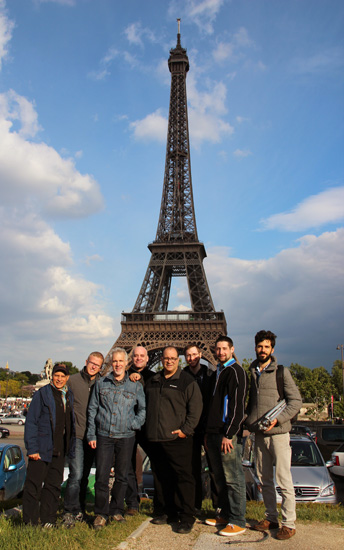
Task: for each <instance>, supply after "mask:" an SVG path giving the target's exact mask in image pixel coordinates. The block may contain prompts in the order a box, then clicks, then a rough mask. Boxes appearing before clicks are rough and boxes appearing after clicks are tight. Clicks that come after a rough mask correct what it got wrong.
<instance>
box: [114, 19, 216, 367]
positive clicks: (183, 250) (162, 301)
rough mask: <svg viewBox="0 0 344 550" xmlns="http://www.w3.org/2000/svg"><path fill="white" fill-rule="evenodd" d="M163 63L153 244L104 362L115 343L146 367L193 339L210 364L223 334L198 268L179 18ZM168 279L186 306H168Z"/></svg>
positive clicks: (184, 61)
mask: <svg viewBox="0 0 344 550" xmlns="http://www.w3.org/2000/svg"><path fill="white" fill-rule="evenodd" d="M168 67H169V70H170V73H171V93H170V106H169V118H168V132H167V146H166V161H165V174H164V185H163V192H162V199H161V207H160V216H159V222H158V228H157V232H156V237H155V240H154V242H152V243H151V244H149V245H148V248H149V250H150V252H151V258H150V261H149V265H148V268H147V271H146V275H145V278H144V280H143V283H142V286H141V289H140V292H139V294H138V297H137V300H136V302H135V305H134V308H133V310H132V311H131V312H130V313H123V314H122V320H121V334H120V336H119V337H118V339H117V340H116V342H115V344H114V345H113V346H112V348H111V349H110V351H109V353H108V355H107V357H106V360H105V362H106V363H108V362H109V361H110V357H111V353H112V350H113V349H114V348H115V347H122V348H124V349H125V350H126V351H127V352H128V353H130V352H131V350H132V349H133V347H135V346H137V345H141V346H144V347H145V348H146V349H147V351H148V353H149V357H150V362H149V365H150V366H154V365H155V364H157V363H158V362H159V360H160V357H161V350H162V349H163V348H164V347H165V346H167V345H174V346H175V347H177V348H178V351H179V353H183V350H184V348H185V346H186V345H187V344H188V343H196V344H197V345H198V346H199V347H200V348H201V349H202V354H203V357H204V358H205V359H206V360H207V361H209V362H210V363H212V364H213V365H215V364H216V362H217V361H216V358H215V356H214V344H215V340H216V339H217V337H218V336H219V335H221V334H227V323H226V319H225V315H224V313H223V311H220V312H219V311H215V308H214V304H213V300H212V297H211V294H210V290H209V286H208V282H207V278H206V274H205V271H204V267H203V260H204V258H205V257H206V251H205V248H204V245H203V243H201V242H199V240H198V235H197V228H196V217H195V209H194V201H193V193H192V180H191V165H190V143H189V125H188V113H187V97H186V75H187V72H188V70H189V59H188V56H187V53H186V49H184V48H182V46H181V41H180V20H178V34H177V45H176V47H175V48H173V49H171V50H170V56H169V59H168ZM172 277H185V278H186V280H187V284H188V290H189V295H190V303H191V310H187V311H182V312H181V311H170V310H168V303H169V297H170V290H171V281H172Z"/></svg>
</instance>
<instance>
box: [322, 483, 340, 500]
mask: <svg viewBox="0 0 344 550" xmlns="http://www.w3.org/2000/svg"><path fill="white" fill-rule="evenodd" d="M335 494H336V487H335V485H334V483H331V484H330V485H328V486H327V487H325V489H323V490H322V491H321V492H320V496H321V497H330V496H332V495H335Z"/></svg>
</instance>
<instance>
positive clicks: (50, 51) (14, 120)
mask: <svg viewBox="0 0 344 550" xmlns="http://www.w3.org/2000/svg"><path fill="white" fill-rule="evenodd" d="M177 17H180V18H181V39H182V40H181V41H182V45H183V47H185V48H187V52H188V56H189V60H190V71H189V73H188V77H187V94H188V108H189V123H190V140H191V168H192V181H193V190H194V200H195V209H196V219H197V229H198V235H199V238H200V240H201V241H202V242H204V244H205V246H206V250H207V255H208V257H207V259H206V260H205V262H204V266H205V270H206V273H207V278H208V282H209V285H210V289H211V293H212V297H213V300H214V303H215V306H216V308H217V309H218V310H221V309H223V310H224V311H225V313H226V317H227V323H228V327H229V334H230V335H231V336H232V337H233V339H234V343H235V348H236V353H237V355H238V357H239V358H240V359H243V358H252V357H253V356H254V349H253V336H254V334H255V332H257V331H258V330H260V329H262V328H265V329H270V330H273V331H274V332H275V333H276V334H277V336H278V339H277V345H276V350H275V351H276V355H277V357H278V360H279V361H280V362H283V363H284V364H285V365H290V364H291V363H292V362H298V363H300V364H302V365H304V366H307V367H311V368H314V367H317V366H320V365H323V366H325V367H326V368H329V369H330V368H331V367H332V364H333V361H334V360H335V359H339V358H340V354H339V352H338V351H336V347H337V345H338V344H342V343H344V330H343V311H344V296H343V280H344V227H343V221H344V183H343V168H344V162H343V158H344V155H343V127H344V125H343V122H344V121H343V118H344V117H343V114H344V99H343V98H344V90H343V88H344V85H343V84H344V78H343V74H344V72H343V68H344V67H343V66H344V37H343V32H342V29H343V24H344V21H343V19H344V3H343V2H342V0H326V1H325V0H321V1H320V0H302V1H301V0H288V1H282V0H275V1H273V0H268V1H263V0H256V1H253V0H241V1H239V0H237V1H236V0H232V1H230V0H183V1H180V0H166V1H164V2H162V1H161V0H145V1H142V0H126V2H123V1H121V0H11V1H9V0H0V144H1V146H0V186H1V197H2V200H1V204H0V208H1V221H2V231H1V233H0V253H1V258H2V269H1V274H0V288H1V292H0V300H1V303H0V342H1V357H0V366H2V367H3V366H5V365H6V362H7V361H8V364H9V366H10V368H11V369H12V370H31V371H32V372H39V371H40V370H42V368H43V366H44V363H45V361H46V359H47V358H48V357H51V358H52V359H53V361H59V360H70V361H73V362H74V363H75V364H76V365H77V366H79V367H81V366H82V365H83V364H84V360H85V358H86V357H87V355H88V353H89V352H90V351H92V350H96V349H99V350H100V351H103V352H104V353H107V352H108V350H109V349H110V347H111V346H112V344H113V343H114V341H115V339H116V338H117V336H118V335H119V332H120V316H121V312H122V311H131V309H132V308H133V306H134V303H135V300H136V298H137V295H138V292H139V290H140V286H141V283H142V281H143V277H144V274H145V271H146V268H147V265H148V262H149V258H150V253H149V251H148V249H147V244H148V243H149V242H151V241H153V240H154V238H155V234H156V228H157V223H158V217H159V209H160V201H161V193H162V185H163V174H164V162H165V147H166V131H167V117H168V105H169V93H170V75H169V72H168V66H167V59H168V55H169V50H170V48H173V47H174V46H175V44H176V35H177V23H176V18H177ZM184 283H185V282H184ZM188 305H189V300H188V294H187V292H186V287H185V284H184V285H183V281H181V284H175V285H173V287H172V295H171V299H170V309H173V308H177V307H178V308H180V307H182V306H188Z"/></svg>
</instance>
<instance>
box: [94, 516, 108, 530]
mask: <svg viewBox="0 0 344 550" xmlns="http://www.w3.org/2000/svg"><path fill="white" fill-rule="evenodd" d="M105 525H106V519H105V518H103V516H97V517H96V519H95V520H94V522H93V528H94V529H95V530H96V531H98V530H99V529H102V528H103V527H105Z"/></svg>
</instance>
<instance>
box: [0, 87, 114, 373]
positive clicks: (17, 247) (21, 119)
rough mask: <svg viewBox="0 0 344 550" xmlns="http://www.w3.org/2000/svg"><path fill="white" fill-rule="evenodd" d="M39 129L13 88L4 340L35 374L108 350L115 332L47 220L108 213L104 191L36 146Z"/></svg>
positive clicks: (2, 98)
mask: <svg viewBox="0 0 344 550" xmlns="http://www.w3.org/2000/svg"><path fill="white" fill-rule="evenodd" d="M40 131H41V128H40V126H39V123H38V116H37V112H36V109H35V107H34V105H33V103H31V102H30V101H28V100H27V99H26V98H24V97H22V96H20V95H18V94H16V93H15V92H14V91H12V90H10V91H9V92H7V93H3V94H0V142H1V148H0V190H1V197H2V204H1V207H0V216H1V232H0V257H1V258H5V259H6V261H3V263H2V268H1V270H0V339H1V345H2V350H3V353H4V354H5V356H8V357H12V358H15V359H14V361H15V362H16V365H13V367H14V368H16V369H22V370H23V367H24V366H26V363H29V364H30V368H29V370H30V369H31V368H32V367H33V370H34V371H35V372H37V371H38V370H41V368H42V366H43V364H44V361H45V359H46V358H47V357H51V356H52V355H53V354H54V353H55V354H57V353H58V352H59V351H60V352H61V350H62V351H63V350H64V349H65V347H64V346H66V349H67V348H68V349H72V348H73V349H75V347H77V348H78V347H83V346H85V345H87V346H88V345H89V342H93V343H94V344H93V343H92V347H96V345H95V344H96V343H97V345H99V346H100V345H101V344H102V345H104V346H105V345H106V347H107V346H108V343H107V342H108V339H109V337H110V335H111V334H112V333H113V320H112V318H111V317H110V316H108V315H106V314H105V313H104V309H105V308H104V307H103V305H102V303H101V302H102V288H101V287H100V286H99V285H97V284H95V283H93V282H90V281H88V280H86V279H85V278H84V277H82V276H81V275H79V274H77V273H74V272H73V269H74V266H73V260H72V250H71V247H70V245H69V243H67V242H64V241H63V240H62V239H61V238H60V236H59V235H58V234H57V233H56V231H55V230H54V229H53V228H52V227H51V226H50V225H49V223H48V221H47V220H49V219H50V218H51V217H52V216H55V217H57V216H60V217H70V218H79V217H81V216H88V215H90V214H93V213H94V212H96V211H97V210H99V209H100V208H102V205H103V199H102V195H101V193H100V190H99V186H98V184H97V182H96V181H95V180H94V179H93V178H92V177H91V176H89V175H82V174H80V172H78V171H77V170H76V167H75V164H74V161H73V160H72V159H63V158H62V157H61V156H60V155H59V154H58V153H57V152H56V150H54V149H53V148H52V147H49V146H48V145H46V144H45V143H43V142H37V141H34V140H37V134H38V133H39V132H40ZM80 155H81V151H79V152H77V153H76V155H75V156H76V157H80ZM44 218H45V219H44ZM93 259H95V258H93ZM18 342H20V346H19V345H18ZM105 342H106V344H105ZM13 350H16V351H15V353H14V352H13ZM36 357H39V358H40V361H42V363H43V364H42V365H41V366H40V368H35V367H34V366H33V365H32V363H33V362H34V360H35V358H36ZM55 357H56V355H55ZM43 358H44V359H43Z"/></svg>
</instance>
